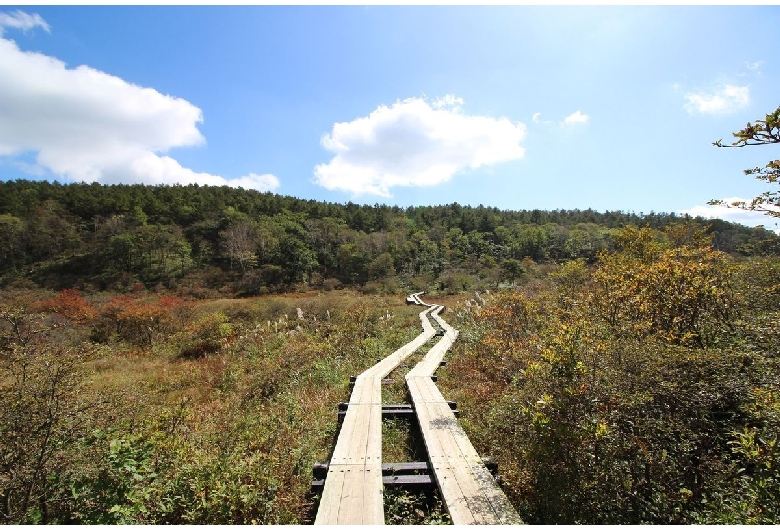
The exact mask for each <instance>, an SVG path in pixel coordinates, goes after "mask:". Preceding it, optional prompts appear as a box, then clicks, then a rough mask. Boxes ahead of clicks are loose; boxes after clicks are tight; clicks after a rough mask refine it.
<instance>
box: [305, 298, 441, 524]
mask: <svg viewBox="0 0 780 530" xmlns="http://www.w3.org/2000/svg"><path fill="white" fill-rule="evenodd" d="M413 296H414V295H413ZM431 310H432V308H430V307H429V308H428V309H426V310H424V311H423V312H421V313H420V322H421V324H422V328H423V331H422V333H420V334H419V335H418V336H417V337H416V338H415V339H414V340H413V341H411V342H409V343H407V344H405V345H403V346H402V347H401V348H399V349H398V350H396V351H395V352H393V353H392V354H391V355H389V356H388V357H385V358H384V359H383V360H382V361H380V362H379V363H377V364H375V365H374V366H372V367H371V368H369V369H368V370H366V371H365V372H363V373H362V374H360V375H359V376H358V377H357V379H356V380H355V387H354V388H353V390H352V395H351V397H350V398H349V407H348V408H347V413H346V415H345V416H344V422H343V423H342V425H341V432H340V433H339V437H338V439H337V440H336V448H335V449H334V451H333V456H332V457H331V459H330V464H329V466H328V474H327V477H326V479H325V488H324V490H323V491H322V498H321V499H320V507H319V510H318V511H317V517H316V518H315V520H314V524H384V522H385V518H384V505H383V499H382V379H383V378H384V377H385V376H387V374H389V373H390V372H391V371H392V370H393V369H394V368H395V367H396V366H398V365H399V364H400V363H401V361H403V360H404V359H406V358H407V357H408V356H409V355H411V354H412V353H414V351H416V350H417V349H418V348H420V346H422V345H423V344H425V343H426V342H428V340H430V339H431V338H432V337H433V336H434V334H435V333H436V331H435V330H434V328H433V326H432V325H431V323H430V321H429V320H428V318H427V316H426V315H427V314H428V313H429V312H430V311H431Z"/></svg>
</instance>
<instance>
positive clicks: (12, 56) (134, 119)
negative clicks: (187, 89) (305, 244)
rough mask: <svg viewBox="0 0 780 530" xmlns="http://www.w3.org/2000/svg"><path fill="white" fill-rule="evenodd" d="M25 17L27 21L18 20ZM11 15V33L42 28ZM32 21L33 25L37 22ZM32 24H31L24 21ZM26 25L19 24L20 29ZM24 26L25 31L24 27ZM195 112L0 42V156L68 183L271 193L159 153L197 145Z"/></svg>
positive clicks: (255, 182) (271, 181) (261, 184)
mask: <svg viewBox="0 0 780 530" xmlns="http://www.w3.org/2000/svg"><path fill="white" fill-rule="evenodd" d="M22 15H25V16H26V17H28V18H25V16H22ZM35 17H37V15H36V16H34V17H31V16H30V15H26V14H24V13H21V14H20V12H17V13H14V14H13V15H7V16H6V17H5V18H3V19H1V20H2V22H0V23H2V24H6V26H11V24H10V23H8V22H7V21H8V20H11V19H13V20H16V21H18V23H17V25H15V26H13V27H22V28H24V27H33V26H34V25H39V26H41V27H45V28H48V25H46V23H45V22H44V21H43V20H42V19H40V17H37V19H36V18H35ZM38 19H40V20H38ZM30 20H32V21H30ZM25 21H26V22H25ZM31 24H32V25H33V26H31ZM202 122H203V116H202V112H201V110H200V109H199V108H198V107H196V106H195V105H193V104H191V103H190V102H188V101H185V100H184V99H181V98H176V97H172V96H168V95H163V94H161V93H159V92H157V91H156V90H154V89H152V88H144V87H140V86H137V85H133V84H131V83H128V82H126V81H124V80H122V79H120V78H118V77H115V76H112V75H109V74H107V73H104V72H101V71H99V70H95V69H93V68H90V67H88V66H79V67H77V68H72V69H69V68H67V67H66V65H65V64H64V63H63V62H62V61H60V60H58V59H56V58H54V57H49V56H46V55H43V54H40V53H33V52H25V51H22V50H20V49H19V48H18V46H17V45H16V43H15V42H14V41H12V40H9V39H5V38H0V157H6V158H8V159H10V162H11V163H12V164H15V165H17V166H20V167H23V166H24V164H21V163H20V159H21V158H22V157H24V158H29V156H28V155H30V154H31V153H32V154H35V163H36V164H37V167H32V168H30V172H31V173H33V174H35V173H36V172H37V173H40V171H41V169H43V170H46V171H50V172H52V173H53V174H55V175H57V176H58V177H62V178H63V179H65V180H71V181H86V182H92V181H97V182H102V183H118V182H124V183H150V184H173V183H180V184H192V183H198V184H212V185H228V186H242V187H251V188H254V189H259V190H262V191H267V190H274V189H276V188H277V187H278V186H279V180H278V179H277V178H276V177H274V176H273V175H262V176H258V175H254V174H251V175H247V176H244V177H240V178H238V179H227V178H224V177H221V176H218V175H211V174H208V173H197V172H195V171H193V170H191V169H188V168H185V167H182V166H181V165H180V164H179V163H178V162H177V161H176V160H174V159H173V158H171V157H169V156H165V153H166V152H167V151H168V150H170V149H171V148H175V147H190V146H199V145H204V144H205V139H204V138H203V135H201V133H200V131H199V130H198V127H197V126H198V124H200V123H202Z"/></svg>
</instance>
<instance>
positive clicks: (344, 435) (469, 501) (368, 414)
mask: <svg viewBox="0 0 780 530" xmlns="http://www.w3.org/2000/svg"><path fill="white" fill-rule="evenodd" d="M421 294H423V293H415V294H412V295H410V296H409V297H408V298H407V301H408V302H410V303H415V304H418V305H422V306H426V307H427V309H425V310H423V311H422V312H421V313H420V323H421V324H422V332H421V333H420V334H419V335H418V336H417V337H416V338H415V339H414V340H412V341H411V342H409V343H407V344H405V345H404V346H402V347H401V348H399V349H398V350H396V351H395V352H393V353H392V354H391V355H389V356H388V357H386V358H384V359H383V360H381V361H380V362H378V363H377V364H376V365H374V366H372V367H371V368H369V369H368V370H366V371H365V372H363V373H362V374H360V375H359V376H358V377H357V378H356V380H355V386H354V388H353V390H352V395H351V397H350V400H349V407H348V408H347V411H346V415H345V417H344V421H343V423H342V426H341V431H340V433H339V436H338V439H337V441H336V447H335V449H334V451H333V456H332V457H331V459H330V463H329V465H328V472H327V476H326V479H325V487H324V489H323V492H322V497H321V499H320V504H319V509H318V511H317V516H316V519H315V521H314V524H384V508H383V498H382V487H383V486H382V379H383V378H384V377H386V376H387V375H388V374H389V373H390V372H391V371H392V370H393V369H395V368H396V367H397V366H398V365H399V364H400V363H401V362H402V361H403V360H404V359H406V358H407V357H409V355H411V354H412V353H414V352H415V351H416V350H418V349H419V348H420V347H421V346H422V345H423V344H425V343H426V342H428V340H430V339H431V338H432V337H433V336H434V335H435V334H436V330H435V329H434V328H433V326H432V325H431V322H430V320H429V318H428V316H432V317H433V318H434V319H435V320H436V322H437V323H438V324H439V326H440V327H441V328H442V329H443V330H444V335H443V336H442V338H441V340H440V341H439V342H438V343H437V344H436V345H435V346H434V347H433V348H432V349H431V350H430V351H429V352H428V354H427V355H426V356H425V358H424V359H423V360H422V361H420V363H418V364H417V365H416V366H415V367H414V368H413V369H412V370H411V371H410V372H409V373H408V374H407V375H406V383H407V386H408V387H409V392H410V395H411V396H412V400H413V405H412V406H413V408H414V409H415V411H416V413H417V418H418V421H419V424H420V429H421V432H422V435H423V438H424V440H425V445H426V448H427V450H428V456H429V463H430V467H431V469H432V471H433V473H434V476H435V478H436V484H437V485H438V487H439V490H440V491H441V494H442V497H443V499H444V501H445V503H446V505H447V509H448V510H449V512H450V517H451V518H452V522H453V523H454V524H521V523H522V521H521V520H520V518H519V517H518V516H517V513H516V512H515V511H514V509H513V508H512V507H511V505H510V504H509V501H508V500H507V498H506V495H504V493H503V491H501V489H500V488H499V487H498V486H497V485H496V483H495V481H494V480H493V477H492V476H491V474H490V472H489V471H488V470H487V468H486V467H485V465H484V464H483V462H482V460H481V459H480V458H479V455H478V454H477V452H476V450H475V449H474V447H473V446H472V445H471V442H470V441H469V439H468V437H467V436H466V434H465V433H464V432H463V429H462V428H461V426H460V424H459V423H458V421H457V419H456V418H455V416H454V413H453V411H452V410H451V408H450V406H449V403H448V402H447V401H446V400H445V399H444V398H443V396H442V395H441V392H439V389H438V388H437V387H436V385H435V384H434V383H433V381H432V379H431V376H432V375H433V373H434V372H435V371H436V369H437V368H438V367H439V366H440V365H441V361H442V359H443V357H444V354H445V353H446V352H447V350H448V349H449V348H450V347H451V346H452V343H453V342H454V341H455V339H456V338H457V336H458V332H457V330H455V329H453V328H452V327H451V326H449V325H448V324H447V323H446V322H445V321H444V319H442V318H441V317H440V316H439V313H441V311H442V310H443V309H444V307H443V306H438V305H431V304H425V303H424V302H422V300H420V298H419V295H421Z"/></svg>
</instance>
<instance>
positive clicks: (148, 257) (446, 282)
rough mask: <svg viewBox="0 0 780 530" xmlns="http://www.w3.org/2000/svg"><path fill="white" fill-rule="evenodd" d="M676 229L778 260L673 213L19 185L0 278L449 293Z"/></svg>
mask: <svg viewBox="0 0 780 530" xmlns="http://www.w3.org/2000/svg"><path fill="white" fill-rule="evenodd" d="M681 222H685V223H687V224H688V226H689V228H690V230H692V231H695V230H698V229H702V228H704V227H708V228H707V231H708V232H709V233H710V234H712V235H714V240H713V244H714V246H715V248H717V249H719V250H723V251H725V252H729V253H742V254H752V253H777V249H778V244H777V242H778V238H777V236H776V235H775V234H773V233H772V232H769V231H767V230H764V229H761V228H758V229H751V228H746V227H744V226H742V225H738V224H733V223H728V222H725V221H720V220H714V221H712V220H703V219H700V218H696V219H691V218H688V217H680V216H677V215H675V214H673V213H672V214H665V213H661V214H658V213H650V214H647V215H643V214H639V215H638V214H635V213H625V212H621V211H617V212H606V213H599V212H596V211H593V210H590V209H588V210H554V211H542V210H530V211H529V210H519V211H505V210H499V209H496V208H489V207H483V206H478V207H470V206H461V205H459V204H457V203H455V204H450V205H443V206H424V207H409V208H401V207H397V206H386V205H379V204H376V205H373V206H370V205H358V204H354V203H351V202H350V203H347V204H335V203H327V202H319V201H314V200H302V199H297V198H294V197H286V196H280V195H275V194H271V193H259V192H257V191H254V190H243V189H240V188H239V189H235V188H230V187H227V186H223V187H211V186H198V185H190V186H147V185H111V186H106V185H100V184H96V183H95V184H83V183H82V184H68V185H61V184H59V183H56V182H55V183H50V182H47V181H26V180H16V181H6V182H0V276H1V277H2V282H3V283H4V284H7V283H9V282H11V281H19V280H22V279H27V280H32V281H35V282H36V283H38V284H40V285H43V286H47V287H52V288H65V287H71V286H73V285H79V284H82V283H83V282H88V283H91V284H93V285H94V286H95V287H97V288H101V289H103V288H109V289H111V288H123V287H126V286H128V285H131V284H132V283H134V282H138V281H140V282H143V283H146V284H162V285H163V286H165V287H172V286H173V285H182V284H189V285H193V286H195V285H198V286H200V287H204V288H205V287H209V286H211V287H213V288H216V287H218V286H221V287H224V286H225V285H228V284H229V285H230V286H231V287H232V288H233V289H234V291H235V293H239V294H257V293H261V292H268V291H269V290H284V289H286V288H288V287H289V286H291V285H293V284H295V283H298V282H309V283H311V284H314V285H324V286H325V287H326V288H331V287H335V286H338V285H339V284H344V285H357V286H362V287H363V288H368V289H369V290H370V289H374V290H389V291H392V290H394V288H395V287H397V285H398V283H397V282H398V281H399V280H400V281H402V283H405V285H412V284H414V281H419V282H439V285H440V286H441V287H443V288H446V289H453V290H457V289H458V288H460V287H462V288H467V287H469V286H470V284H471V283H472V282H474V281H483V282H486V284H490V283H495V284H496V285H497V284H498V283H499V282H500V281H502V280H509V281H512V280H514V277H515V276H517V275H519V274H521V273H522V270H523V267H522V260H526V264H528V263H530V262H529V261H528V260H529V259H530V260H533V262H534V263H545V262H564V261H568V260H573V259H580V258H581V259H585V260H587V261H592V260H594V259H595V257H596V256H597V255H598V253H599V252H601V251H602V250H606V249H611V248H612V247H613V242H612V241H613V240H612V238H611V237H610V236H611V233H612V232H613V231H614V230H615V229H619V228H622V227H624V226H626V225H634V226H638V227H642V226H649V227H650V228H653V229H655V230H658V231H661V230H663V229H664V228H666V227H668V226H670V225H673V224H678V223H681ZM659 234H660V232H659ZM415 278H417V280H413V279H415Z"/></svg>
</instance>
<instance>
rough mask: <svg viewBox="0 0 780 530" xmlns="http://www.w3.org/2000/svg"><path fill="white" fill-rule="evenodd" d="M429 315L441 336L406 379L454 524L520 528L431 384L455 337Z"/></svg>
mask: <svg viewBox="0 0 780 530" xmlns="http://www.w3.org/2000/svg"><path fill="white" fill-rule="evenodd" d="M440 313H441V308H440V307H438V308H437V309H435V310H434V311H432V312H431V317H432V318H433V319H434V320H436V321H437V322H438V324H439V326H440V327H441V328H442V330H444V336H443V337H442V338H441V339H440V340H439V342H437V344H436V345H435V346H434V347H433V348H431V349H430V351H429V352H428V354H427V355H426V356H425V358H424V359H423V360H422V361H421V362H420V363H418V365H417V366H415V367H414V368H413V369H412V370H411V371H410V372H409V373H408V374H407V376H406V382H407V386H408V388H409V394H410V395H411V397H412V401H413V403H414V407H415V410H416V411H417V418H418V421H419V424H420V430H421V432H422V435H423V440H424V442H425V446H426V449H427V450H428V458H429V460H430V463H431V472H432V473H433V475H434V477H435V480H436V483H437V485H438V487H439V490H440V492H441V494H442V497H443V499H444V501H445V503H446V505H447V509H448V511H449V513H450V517H451V519H452V522H453V523H454V524H521V523H522V521H521V520H520V517H519V516H518V515H517V513H516V512H515V510H514V508H513V507H512V506H511V504H510V503H509V501H508V499H507V498H506V495H505V494H504V492H503V491H501V489H500V488H499V487H498V485H497V484H496V483H495V480H493V477H492V476H491V475H490V472H489V471H488V470H487V468H486V467H485V465H484V463H483V462H482V460H481V459H480V457H479V454H478V453H477V451H476V449H474V446H473V444H471V441H470V440H469V439H468V436H466V433H465V431H463V428H462V427H461V425H460V424H459V423H458V421H457V419H456V418H455V415H454V414H453V412H452V410H450V408H449V406H448V405H447V404H446V401H445V400H444V397H443V396H442V395H441V392H440V391H439V389H438V387H436V385H435V383H434V382H433V381H432V380H431V376H433V374H434V373H435V371H436V369H437V368H438V367H439V366H441V365H442V361H443V358H444V355H445V354H446V352H447V350H448V349H449V348H450V347H451V346H452V344H453V342H454V341H455V340H456V339H457V336H458V332H457V330H455V329H453V328H452V327H451V326H449V325H448V324H447V323H446V322H445V321H444V320H443V319H442V318H441V317H440V316H439V315H440Z"/></svg>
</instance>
